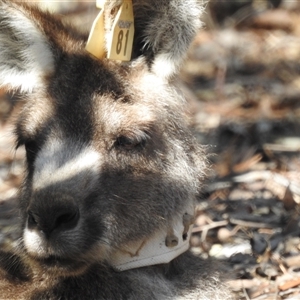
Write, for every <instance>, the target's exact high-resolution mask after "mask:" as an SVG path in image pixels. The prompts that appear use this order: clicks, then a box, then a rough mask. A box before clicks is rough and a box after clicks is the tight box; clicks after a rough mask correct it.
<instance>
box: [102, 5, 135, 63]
mask: <svg viewBox="0 0 300 300" xmlns="http://www.w3.org/2000/svg"><path fill="white" fill-rule="evenodd" d="M133 37H134V17H133V7H132V0H124V2H123V3H122V5H121V7H120V8H119V11H118V13H117V16H116V18H115V20H114V23H113V26H112V39H111V43H110V45H109V46H108V51H107V52H108V54H107V58H108V59H115V60H123V61H130V59H131V53H132V46H133Z"/></svg>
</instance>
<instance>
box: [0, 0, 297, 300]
mask: <svg viewBox="0 0 300 300" xmlns="http://www.w3.org/2000/svg"><path fill="white" fill-rule="evenodd" d="M74 3H75V4H74ZM53 5H54V4H53V3H52V6H53ZM52 6H51V9H56V10H58V11H60V13H62V14H65V15H66V19H67V20H68V21H71V22H75V23H78V24H80V26H81V28H89V26H90V21H92V20H93V17H90V18H88V20H90V21H86V20H87V18H86V16H85V15H86V14H88V15H95V9H94V8H93V7H92V6H91V4H87V3H83V2H80V3H79V2H73V3H72V4H71V3H69V4H68V2H65V3H64V4H63V6H61V5H59V4H57V2H56V4H55V7H52ZM83 16H85V17H83ZM203 21H204V23H205V26H204V29H203V30H201V31H200V32H199V34H198V35H197V37H196V39H195V42H194V44H193V46H192V47H191V50H190V52H189V55H188V58H187V60H186V62H185V64H184V66H183V69H182V72H181V76H180V79H178V80H177V81H176V82H177V84H178V86H179V87H180V89H181V90H182V91H183V92H184V94H185V96H186V98H187V101H188V108H189V109H188V112H189V117H190V121H191V127H192V129H193V131H194V133H195V135H196V136H197V138H198V139H199V141H200V142H201V143H203V144H205V145H208V146H207V151H208V153H209V154H210V160H211V164H212V166H211V172H210V173H209V174H208V178H207V181H206V183H205V185H204V187H203V192H202V194H201V196H199V203H198V207H197V218H196V222H195V227H194V234H193V237H192V241H191V244H192V250H193V251H194V252H196V253H198V254H199V255H201V256H203V257H209V256H212V257H215V258H216V259H218V260H221V261H223V262H224V263H225V266H226V274H228V278H227V279H228V280H229V284H230V285H231V287H232V289H233V290H234V291H235V294H236V299H239V300H249V299H251V300H254V299H255V300H260V299H270V300H271V299H272V300H273V299H274V300H275V299H276V300H279V299H289V300H291V299H300V224H299V215H300V206H299V204H300V175H299V174H300V155H299V154H300V126H299V125H300V4H299V2H298V1H296V0H295V1H287V0H286V1H280V0H277V1H276V0H272V1H271V0H270V1H267V0H266V1H264V0H261V1H255V0H253V1H246V0H245V1H224V0H219V1H212V2H211V3H210V4H209V5H207V11H206V14H205V16H204V20H203ZM15 103H16V105H15V106H14V108H13V104H15ZM20 105H21V103H19V102H18V99H17V97H16V95H8V94H6V93H5V91H1V90H0V246H1V247H5V245H7V244H8V243H13V242H14V240H15V239H16V227H15V226H16V225H15V224H16V220H17V218H16V215H15V214H14V211H13V208H14V206H15V199H16V192H17V189H18V187H19V185H20V183H21V178H22V170H23V162H24V160H23V158H24V150H23V149H19V150H18V151H14V146H13V135H12V122H13V120H14V119H15V118H16V117H17V113H18V109H19V107H20Z"/></svg>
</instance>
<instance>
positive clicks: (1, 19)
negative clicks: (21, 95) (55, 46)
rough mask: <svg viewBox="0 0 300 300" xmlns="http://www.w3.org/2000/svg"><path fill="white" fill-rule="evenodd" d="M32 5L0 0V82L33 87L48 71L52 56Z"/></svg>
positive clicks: (1, 84)
mask: <svg viewBox="0 0 300 300" xmlns="http://www.w3.org/2000/svg"><path fill="white" fill-rule="evenodd" d="M38 24H39V23H38V20H37V16H36V14H35V9H34V8H29V7H27V6H26V5H25V4H24V5H23V4H22V5H21V4H18V5H16V4H14V3H13V2H11V1H6V0H0V86H7V87H9V88H12V89H21V91H22V92H28V91H32V90H33V89H34V88H35V87H38V86H41V85H42V84H43V78H45V77H46V76H47V75H49V74H51V73H52V71H53V68H54V58H53V54H52V51H51V48H50V46H49V44H48V42H47V40H46V38H45V36H44V35H43V31H42V29H41V27H40V26H39V25H38Z"/></svg>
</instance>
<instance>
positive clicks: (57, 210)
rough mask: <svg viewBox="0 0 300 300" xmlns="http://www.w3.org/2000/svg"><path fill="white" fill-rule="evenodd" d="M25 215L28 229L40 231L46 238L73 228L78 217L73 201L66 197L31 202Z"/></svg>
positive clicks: (76, 207) (77, 210)
mask: <svg viewBox="0 0 300 300" xmlns="http://www.w3.org/2000/svg"><path fill="white" fill-rule="evenodd" d="M43 200H44V201H43ZM27 214H28V217H27V227H28V229H32V230H33V229H37V230H40V231H42V232H43V233H44V234H45V235H46V236H47V237H49V236H50V235H51V234H52V233H53V232H56V233H59V232H61V231H65V230H70V229H72V228H75V227H76V225H77V223H78V220H79V217H80V214H79V209H78V206H77V205H76V203H75V201H74V200H73V199H72V198H70V197H67V196H59V197H58V196H56V197H55V198H54V199H39V201H32V203H31V205H30V206H29V208H28V211H27Z"/></svg>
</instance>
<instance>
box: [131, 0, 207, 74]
mask: <svg viewBox="0 0 300 300" xmlns="http://www.w3.org/2000/svg"><path fill="white" fill-rule="evenodd" d="M150 3H151V5H149V4H150ZM201 3H202V1H201ZM201 3H200V1H199V0H184V1H183V0H150V1H149V0H135V1H134V15H135V28H136V34H135V45H134V51H135V55H136V56H144V57H145V58H146V61H147V63H148V65H149V67H150V69H151V70H152V71H153V72H154V73H156V74H157V75H159V76H161V77H166V78H168V77H170V76H172V75H173V74H175V73H176V72H177V71H178V68H179V67H180V65H181V63H182V60H183V58H184V57H185V55H186V52H187V50H188V48H189V46H190V43H191V42H192V40H193V38H194V36H195V34H196V32H197V31H198V30H199V29H200V27H201V21H200V16H201V13H202V11H203V5H202V4H201Z"/></svg>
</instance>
